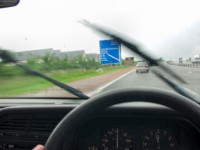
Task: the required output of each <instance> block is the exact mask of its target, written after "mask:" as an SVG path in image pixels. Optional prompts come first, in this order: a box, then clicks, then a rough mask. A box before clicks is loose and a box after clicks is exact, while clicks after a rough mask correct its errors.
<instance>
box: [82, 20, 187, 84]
mask: <svg viewBox="0 0 200 150" xmlns="http://www.w3.org/2000/svg"><path fill="white" fill-rule="evenodd" d="M80 23H81V24H83V25H85V26H86V27H89V28H92V29H94V30H96V31H98V32H100V33H102V34H104V35H106V36H109V37H111V38H113V39H115V40H117V41H118V42H119V43H121V44H123V45H124V46H126V47H127V48H129V49H130V50H131V51H133V52H134V53H136V54H137V55H139V56H140V57H142V58H144V59H145V60H147V61H148V62H149V63H150V64H151V65H156V66H159V67H160V68H161V69H162V70H164V71H165V72H167V73H168V74H170V75H171V76H173V77H174V78H175V79H177V80H178V81H180V82H181V83H186V81H184V79H182V78H181V77H180V76H179V75H177V74H176V73H175V72H173V71H172V70H171V69H170V68H168V67H167V66H165V65H164V64H162V63H160V62H159V61H157V60H155V59H153V58H152V57H151V56H150V55H148V54H146V53H145V52H142V51H141V50H140V49H138V47H137V46H136V45H135V44H133V43H132V42H131V41H129V40H128V39H126V38H125V37H123V36H120V35H119V34H118V35H117V34H115V32H114V31H111V30H110V29H108V28H105V27H101V26H99V25H97V24H92V23H90V22H89V21H87V20H82V21H80Z"/></svg>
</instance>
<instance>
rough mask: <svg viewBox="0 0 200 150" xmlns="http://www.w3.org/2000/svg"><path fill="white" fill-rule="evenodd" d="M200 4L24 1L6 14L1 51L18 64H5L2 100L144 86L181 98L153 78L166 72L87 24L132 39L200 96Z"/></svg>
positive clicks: (1, 64)
mask: <svg viewBox="0 0 200 150" xmlns="http://www.w3.org/2000/svg"><path fill="white" fill-rule="evenodd" d="M198 4H199V1H195V0H166V1H165V0H164V1H160V0H150V1H146V0H99V1H93V0H56V1H53V0H52V1H49V0H42V1H41V0H21V1H20V3H19V4H18V5H17V6H16V7H11V8H4V9H0V19H1V30H0V41H1V42H0V49H1V50H8V51H9V53H10V55H11V56H12V57H13V58H15V59H16V60H17V63H16V62H9V61H8V60H5V59H4V58H0V98H8V97H29V98H31V97H34V98H35V97H36V98H39V97H57V98H59V97H64V98H73V97H81V96H79V94H80V95H84V96H88V97H92V96H94V95H96V94H98V93H103V92H106V91H112V90H115V89H119V88H127V87H140V86H143V87H153V88H159V89H164V90H168V91H172V92H173V89H172V88H170V87H169V86H168V85H167V84H165V83H164V82H163V81H161V80H160V79H159V78H157V77H156V76H155V75H154V74H153V73H152V72H151V70H152V69H155V68H157V67H158V66H156V65H151V64H149V62H145V60H144V58H142V57H140V56H138V55H136V54H135V53H133V52H132V51H131V50H130V49H128V48H127V47H126V46H124V45H123V44H122V43H120V42H118V41H117V40H115V39H113V38H110V37H108V36H104V35H102V34H98V33H97V32H95V31H93V30H91V29H88V28H86V27H85V26H84V25H82V24H81V23H80V21H82V20H83V19H86V20H88V21H90V22H92V23H95V24H99V25H102V26H105V27H108V28H109V29H112V30H114V31H116V32H117V33H120V34H123V35H124V36H125V37H128V38H129V39H131V41H132V42H133V43H134V44H136V45H137V46H139V49H141V50H143V51H144V52H145V53H147V54H148V55H151V56H153V58H154V59H155V60H156V61H157V62H159V63H162V64H165V65H166V66H167V67H169V68H170V69H171V70H173V71H174V72H175V73H177V74H178V75H180V76H181V77H182V78H183V79H184V80H185V81H186V82H187V84H183V86H184V87H187V88H188V89H190V90H192V91H193V92H196V93H198V94H200V86H199V85H200V80H199V79H200V42H199V40H200V36H199V35H200V31H199V25H200V9H199V5H198ZM19 64H20V65H19ZM21 65H22V66H23V67H22V66H21ZM138 66H148V67H138ZM24 68H25V69H24ZM26 68H28V70H27V69H26ZM29 69H30V70H31V71H36V72H39V73H40V75H38V74H37V73H33V72H31V71H30V70H29ZM41 74H42V75H41ZM44 76H45V77H44ZM168 77H169V78H170V79H172V80H173V81H175V82H178V83H179V81H177V80H176V79H174V78H173V77H171V76H168ZM47 78H48V79H49V78H50V79H53V80H55V81H56V82H57V83H58V82H59V83H63V84H64V85H67V86H69V87H70V88H72V89H71V90H72V91H73V92H71V91H70V90H69V89H66V88H69V87H63V86H59V85H60V84H55V82H54V83H52V82H51V81H52V80H51V81H50V79H49V80H48V79H47ZM180 84H181V85H182V83H180ZM74 90H75V93H74ZM76 93H79V94H76ZM77 95H78V96H77ZM84 96H83V97H84Z"/></svg>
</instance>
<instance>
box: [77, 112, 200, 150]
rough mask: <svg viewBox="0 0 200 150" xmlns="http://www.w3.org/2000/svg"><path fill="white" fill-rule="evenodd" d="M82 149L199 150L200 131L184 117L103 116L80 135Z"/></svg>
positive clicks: (89, 124) (80, 147) (86, 125)
mask: <svg viewBox="0 0 200 150" xmlns="http://www.w3.org/2000/svg"><path fill="white" fill-rule="evenodd" d="M78 137H79V141H78V142H77V143H80V144H79V145H78V146H77V147H76V148H75V149H79V150H117V149H119V150H132V149H140V150H159V149H161V150H177V149H181V150H183V149H184V150H187V149H188V150H189V149H199V143H198V140H197V139H200V137H199V134H198V132H197V130H196V129H195V128H194V127H192V126H191V124H190V123H189V122H188V121H187V120H184V119H182V118H177V117H172V116H171V117H155V116H148V115H146V116H134V117H132V116H129V117H127V116H126V117H124V116H106V117H105V116H104V117H103V116H102V117H97V118H95V119H91V120H90V121H89V122H87V123H86V124H85V125H84V127H82V132H80V134H79V135H78Z"/></svg>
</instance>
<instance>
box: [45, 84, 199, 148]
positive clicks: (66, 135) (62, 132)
mask: <svg viewBox="0 0 200 150" xmlns="http://www.w3.org/2000/svg"><path fill="white" fill-rule="evenodd" d="M124 102H151V103H156V104H160V105H164V106H167V107H169V108H172V109H174V110H176V111H178V112H180V113H182V114H184V115H185V116H186V117H187V119H189V120H191V121H192V122H193V123H194V124H196V125H197V126H198V127H200V120H199V119H197V118H200V106H199V104H197V103H195V102H193V101H192V100H190V99H188V98H186V97H183V96H181V95H178V94H176V93H172V92H167V91H164V90H158V89H152V88H151V89H149V88H128V89H120V90H115V91H112V92H107V93H104V94H100V95H98V96H95V97H92V98H90V99H89V100H87V101H85V102H84V103H82V104H81V105H79V106H77V107H76V108H74V109H73V110H72V111H71V112H70V113H68V114H67V115H66V116H65V117H64V118H63V119H62V120H61V121H60V123H59V124H58V125H57V126H56V128H55V129H54V131H53V132H52V133H51V135H50V136H49V138H48V140H47V142H46V144H45V150H58V149H62V147H63V143H64V141H67V142H68V144H69V145H70V143H72V140H73V135H74V133H75V130H76V129H77V127H78V126H79V125H80V123H81V122H82V121H83V120H84V119H86V118H87V117H88V116H90V115H93V114H94V113H97V112H98V111H100V110H102V109H105V108H107V107H110V106H112V105H115V104H120V103H124Z"/></svg>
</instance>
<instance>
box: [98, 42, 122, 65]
mask: <svg viewBox="0 0 200 150" xmlns="http://www.w3.org/2000/svg"><path fill="white" fill-rule="evenodd" d="M99 44H100V61H101V64H103V65H106V64H120V63H121V45H120V43H119V42H117V41H116V40H102V41H100V42H99Z"/></svg>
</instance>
